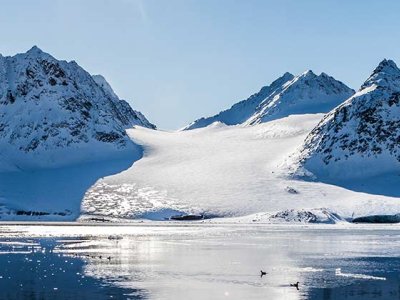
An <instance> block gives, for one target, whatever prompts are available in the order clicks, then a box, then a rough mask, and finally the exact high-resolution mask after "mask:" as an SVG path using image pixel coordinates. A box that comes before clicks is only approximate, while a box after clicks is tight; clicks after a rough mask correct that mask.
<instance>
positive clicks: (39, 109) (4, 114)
mask: <svg viewBox="0 0 400 300" xmlns="http://www.w3.org/2000/svg"><path fill="white" fill-rule="evenodd" d="M134 125H140V126H144V127H148V128H155V126H154V125H152V124H151V123H149V122H148V121H147V119H146V118H145V117H144V116H143V115H142V114H141V113H139V112H136V111H134V110H133V109H132V108H131V107H130V106H129V104H128V103H127V102H126V101H124V100H120V99H119V98H118V96H117V95H116V94H115V93H114V92H113V91H112V89H111V87H110V86H109V84H108V83H107V82H106V81H105V79H104V78H103V77H102V76H98V75H97V76H93V77H92V76H91V75H90V74H89V73H88V72H86V71H85V70H84V69H83V68H81V67H80V66H79V65H78V64H77V63H76V62H74V61H71V62H66V61H59V60H57V59H55V58H54V57H52V56H51V55H49V54H47V53H45V52H43V51H42V50H40V49H39V48H37V47H36V46H35V47H33V48H32V49H30V50H29V51H27V52H26V53H22V54H17V55H15V56H12V57H4V56H1V55H0V148H1V149H2V151H1V153H0V172H4V171H13V170H21V169H35V168H43V167H58V166H62V165H69V164H71V163H78V162H86V161H93V160H97V159H105V158H106V159H109V158H112V157H113V155H118V154H122V153H125V152H129V151H134V152H135V151H136V152H138V151H139V150H138V149H137V146H136V145H134V143H133V142H132V141H131V139H129V137H128V136H127V134H126V132H125V129H126V128H130V127H132V126H134Z"/></svg>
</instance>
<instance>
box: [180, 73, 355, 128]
mask: <svg viewBox="0 0 400 300" xmlns="http://www.w3.org/2000/svg"><path fill="white" fill-rule="evenodd" d="M353 94H354V91H353V90H352V89H350V88H349V87H347V86H346V85H345V84H343V83H342V82H340V81H337V80H335V79H334V78H333V77H330V76H328V75H326V74H325V73H321V74H320V75H318V76H317V75H316V74H314V73H313V72H312V71H310V70H309V71H306V72H304V73H303V74H300V75H298V76H296V77H294V76H293V75H292V74H290V73H285V74H284V75H283V76H282V77H280V78H278V79H277V80H276V81H274V82H273V83H272V84H271V85H270V86H265V87H263V88H262V89H261V91H260V92H258V93H257V94H254V95H253V96H251V97H250V98H248V99H247V100H243V101H241V102H239V103H237V104H235V105H233V106H232V107H231V108H230V109H228V110H225V111H222V112H220V113H219V114H217V115H215V116H213V117H209V118H201V119H199V120H196V121H194V122H193V123H191V124H189V125H188V126H186V127H185V128H184V130H188V129H195V128H200V127H206V126H208V125H210V124H212V123H214V122H216V121H218V122H222V123H225V124H227V125H236V124H244V125H254V124H259V123H263V122H267V121H271V120H276V119H279V118H283V117H287V116H289V115H296V114H308V113H326V112H328V111H330V110H331V109H332V108H334V107H335V106H337V105H339V104H340V103H342V102H343V101H344V100H345V99H347V98H349V97H350V96H351V95H353Z"/></svg>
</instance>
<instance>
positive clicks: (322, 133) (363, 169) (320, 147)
mask: <svg viewBox="0 0 400 300" xmlns="http://www.w3.org/2000/svg"><path fill="white" fill-rule="evenodd" d="M300 162H301V164H302V166H303V167H304V168H305V169H306V170H307V171H310V172H312V173H313V174H314V175H317V176H320V177H330V178H348V177H363V176H369V175H371V176H373V175H378V174H382V173H386V172H399V171H400V70H399V68H398V67H397V66H396V64H395V63H394V62H393V61H391V60H386V59H385V60H383V61H382V62H381V63H380V64H379V65H378V67H377V68H376V69H375V70H374V71H373V73H372V75H371V76H370V77H369V78H368V79H367V80H366V81H365V83H364V84H363V85H362V86H361V88H360V90H359V91H358V92H357V93H356V94H355V95H354V96H352V97H351V98H349V99H348V100H347V101H345V102H344V103H343V104H342V105H340V106H339V107H337V108H335V109H334V110H332V111H331V112H329V113H328V114H327V115H326V116H325V117H324V118H323V120H322V121H321V122H320V123H319V124H318V126H317V127H316V128H315V129H313V130H312V132H311V133H310V134H309V135H308V137H307V139H306V141H305V144H304V146H303V147H302V149H301V151H300Z"/></svg>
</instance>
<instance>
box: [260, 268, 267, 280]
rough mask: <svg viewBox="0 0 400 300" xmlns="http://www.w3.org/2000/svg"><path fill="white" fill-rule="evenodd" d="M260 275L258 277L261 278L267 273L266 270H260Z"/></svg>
mask: <svg viewBox="0 0 400 300" xmlns="http://www.w3.org/2000/svg"><path fill="white" fill-rule="evenodd" d="M260 273H261V275H260V277H261V278H262V277H263V276H264V275H267V272H264V271H263V270H261V271H260Z"/></svg>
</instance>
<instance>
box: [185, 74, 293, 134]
mask: <svg viewBox="0 0 400 300" xmlns="http://www.w3.org/2000/svg"><path fill="white" fill-rule="evenodd" d="M293 78H294V76H293V75H292V74H290V73H285V74H283V75H282V76H281V77H279V78H278V79H276V80H275V81H274V82H272V83H271V85H269V86H268V85H267V86H264V87H263V88H262V89H261V90H260V91H259V92H258V93H256V94H254V95H252V96H250V97H249V98H248V99H246V100H242V101H240V102H238V103H236V104H234V105H233V106H232V107H231V108H229V109H227V110H224V111H222V112H220V113H219V114H217V115H215V116H212V117H209V118H201V119H198V120H196V121H194V122H192V123H191V124H189V125H187V126H186V127H185V128H183V130H189V129H195V128H201V127H206V126H208V125H210V124H212V123H214V122H221V123H224V124H226V125H237V124H241V123H243V122H245V121H246V120H247V119H248V118H250V117H251V116H252V115H253V114H254V113H255V112H256V111H257V107H258V105H259V104H260V103H261V102H262V101H263V100H264V99H266V98H267V97H268V96H269V95H271V94H272V93H273V92H275V91H276V90H278V89H281V88H282V86H283V85H284V84H285V83H286V82H288V81H290V80H292V79H293Z"/></svg>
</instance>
